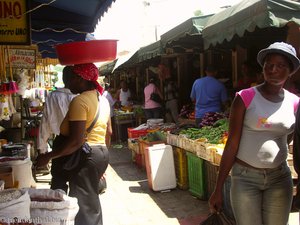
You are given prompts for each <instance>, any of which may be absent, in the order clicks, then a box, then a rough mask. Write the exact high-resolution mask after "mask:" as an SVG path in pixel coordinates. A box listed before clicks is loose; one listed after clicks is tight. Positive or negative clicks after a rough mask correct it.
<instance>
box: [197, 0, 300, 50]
mask: <svg viewBox="0 0 300 225" xmlns="http://www.w3.org/2000/svg"><path fill="white" fill-rule="evenodd" d="M292 21H293V22H295V23H297V24H299V25H300V3H298V2H295V1H287V0H244V1H241V2H240V3H239V4H237V5H234V6H232V7H230V8H228V9H225V10H223V11H221V12H220V13H217V14H215V15H214V16H212V17H211V18H210V19H209V20H208V22H207V24H206V26H205V27H204V29H203V31H202V36H203V39H204V48H205V49H207V48H209V46H210V45H213V46H215V45H216V44H221V43H222V42H223V41H225V40H226V41H228V42H229V41H230V40H232V38H233V37H234V35H238V36H239V37H242V36H243V35H244V33H245V32H246V31H249V32H253V31H254V30H255V29H256V28H257V27H258V28H268V27H276V28H280V27H284V26H285V25H286V24H287V23H288V22H292Z"/></svg>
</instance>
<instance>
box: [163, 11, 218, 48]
mask: <svg viewBox="0 0 300 225" xmlns="http://www.w3.org/2000/svg"><path fill="white" fill-rule="evenodd" d="M211 16H212V15H206V16H198V17H192V18H190V19H188V20H186V21H185V22H183V23H181V24H179V25H178V26H176V27H174V28H173V29H171V30H169V31H167V32H166V33H164V34H162V35H161V36H160V39H161V42H162V46H164V47H170V46H182V47H185V48H189V47H192V46H194V47H195V43H197V44H199V41H202V36H201V34H202V30H203V28H204V26H205V24H206V23H207V21H208V19H209V18H210V17H211Z"/></svg>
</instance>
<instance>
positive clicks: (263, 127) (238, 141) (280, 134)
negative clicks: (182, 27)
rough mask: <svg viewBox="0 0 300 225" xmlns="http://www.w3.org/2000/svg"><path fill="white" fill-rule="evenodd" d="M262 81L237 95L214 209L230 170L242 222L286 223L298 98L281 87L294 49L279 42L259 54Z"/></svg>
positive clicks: (293, 65) (292, 66)
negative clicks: (291, 136)
mask: <svg viewBox="0 0 300 225" xmlns="http://www.w3.org/2000/svg"><path fill="white" fill-rule="evenodd" d="M257 61H258V63H259V64H260V65H261V66H262V67H263V74H264V79H265V81H264V83H262V84H260V85H258V86H255V87H252V88H249V89H243V90H241V91H240V92H238V93H237V95H236V97H235V98H234V100H233V103H232V106H231V111H230V122H229V136H228V140H227V144H226V146H225V149H224V152H223V156H222V160H221V164H220V169H219V174H218V179H217V184H216V187H215V191H214V192H213V194H212V195H211V197H210V199H209V206H210V209H211V211H213V212H215V211H220V210H221V205H222V186H223V184H224V181H225V179H226V177H227V176H228V173H229V171H230V170H231V191H230V195H231V204H232V208H233V213H234V216H235V219H236V222H237V224H238V225H253V224H255V225H286V224H287V223H288V218H289V213H290V209H291V204H292V198H293V193H292V191H293V182H292V178H291V172H290V170H289V167H288V165H287V153H288V145H287V143H288V141H289V140H290V139H289V134H291V133H292V132H293V127H294V124H295V112H296V110H297V107H298V103H299V98H298V96H296V95H294V94H292V93H290V92H288V91H287V90H285V89H284V88H283V85H284V83H285V81H286V80H287V79H288V77H289V76H290V75H292V74H294V73H295V72H296V71H297V70H298V68H299V66H300V61H299V59H298V58H297V55H296V51H295V49H294V48H293V47H292V46H291V45H289V44H286V43H283V42H276V43H273V44H271V45H270V46H269V47H268V48H265V49H262V50H261V51H260V52H259V53H258V55H257Z"/></svg>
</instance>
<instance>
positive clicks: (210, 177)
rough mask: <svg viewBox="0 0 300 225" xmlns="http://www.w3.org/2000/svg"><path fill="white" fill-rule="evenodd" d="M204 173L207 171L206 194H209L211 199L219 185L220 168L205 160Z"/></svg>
mask: <svg viewBox="0 0 300 225" xmlns="http://www.w3.org/2000/svg"><path fill="white" fill-rule="evenodd" d="M204 171H205V181H206V193H207V198H209V197H210V196H211V194H212V193H213V191H214V189H215V186H216V183H217V177H218V173H219V166H218V165H215V164H213V163H211V162H209V161H206V160H205V161H204Z"/></svg>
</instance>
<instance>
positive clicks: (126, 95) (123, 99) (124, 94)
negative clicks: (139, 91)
mask: <svg viewBox="0 0 300 225" xmlns="http://www.w3.org/2000/svg"><path fill="white" fill-rule="evenodd" d="M130 97H131V93H130V90H129V89H127V91H123V90H122V89H121V91H120V101H121V105H122V106H128V105H129V103H130V102H129V101H128V98H130Z"/></svg>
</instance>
